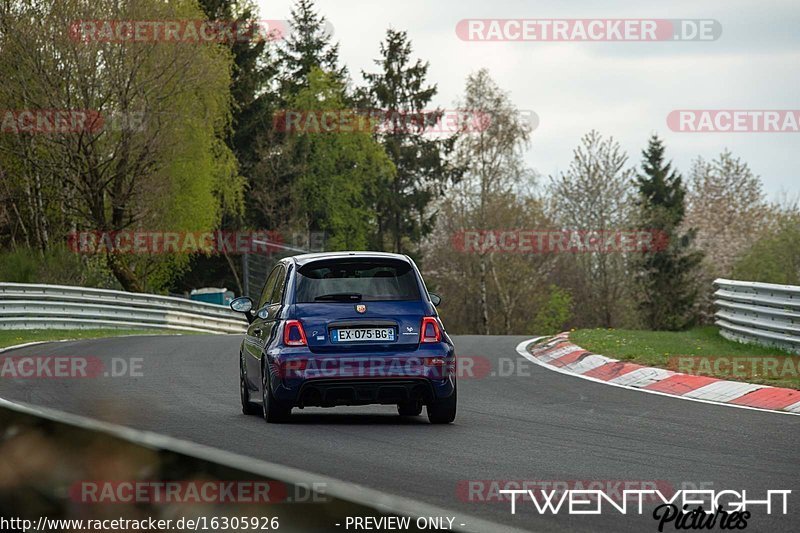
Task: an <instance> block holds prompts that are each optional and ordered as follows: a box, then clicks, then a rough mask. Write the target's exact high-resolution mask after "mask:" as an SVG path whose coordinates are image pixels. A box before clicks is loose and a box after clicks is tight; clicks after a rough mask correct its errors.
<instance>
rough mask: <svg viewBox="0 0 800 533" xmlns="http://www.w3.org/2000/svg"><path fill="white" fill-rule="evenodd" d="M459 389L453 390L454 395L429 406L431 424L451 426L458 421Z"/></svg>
mask: <svg viewBox="0 0 800 533" xmlns="http://www.w3.org/2000/svg"><path fill="white" fill-rule="evenodd" d="M457 392H458V388H454V389H453V394H451V395H450V397H448V398H442V399H441V400H438V401H436V402H431V403H429V404H428V420H429V421H430V423H431V424H450V423H452V422H453V420H455V419H456V404H457V403H458V398H457Z"/></svg>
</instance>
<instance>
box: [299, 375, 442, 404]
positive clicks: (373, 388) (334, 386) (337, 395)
mask: <svg viewBox="0 0 800 533" xmlns="http://www.w3.org/2000/svg"><path fill="white" fill-rule="evenodd" d="M435 398H436V392H435V391H434V387H433V384H432V383H431V382H430V381H428V380H425V379H380V380H375V379H360V380H353V379H346V380H345V379H318V380H311V381H307V382H305V383H304V384H303V385H302V386H301V387H300V390H299V392H298V397H297V405H298V407H311V406H318V407H334V406H336V405H370V404H384V405H385V404H398V403H401V402H407V401H411V400H416V399H421V400H422V401H423V402H424V403H430V402H431V401H433V400H434V399H435Z"/></svg>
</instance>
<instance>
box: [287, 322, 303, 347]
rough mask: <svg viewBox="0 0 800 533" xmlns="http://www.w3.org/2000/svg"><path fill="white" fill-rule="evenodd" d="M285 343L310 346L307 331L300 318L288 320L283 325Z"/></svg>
mask: <svg viewBox="0 0 800 533" xmlns="http://www.w3.org/2000/svg"><path fill="white" fill-rule="evenodd" d="M283 344H285V345H286V346H308V341H306V332H305V331H303V324H301V323H300V321H299V320H287V321H286V325H285V326H283Z"/></svg>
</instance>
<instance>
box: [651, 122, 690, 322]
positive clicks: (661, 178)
mask: <svg viewBox="0 0 800 533" xmlns="http://www.w3.org/2000/svg"><path fill="white" fill-rule="evenodd" d="M664 151H665V147H664V143H663V142H662V141H661V139H659V138H658V137H657V136H656V135H653V136H652V137H651V138H650V141H649V143H648V146H647V149H646V150H644V151H642V157H643V162H642V171H643V173H642V174H639V175H638V176H637V178H636V184H637V187H638V189H639V200H638V206H639V228H640V229H642V230H643V231H648V232H654V233H657V240H661V239H664V240H665V241H666V242H667V243H668V245H667V246H665V247H664V248H661V247H658V248H657V249H655V250H653V251H648V252H646V253H644V254H643V255H642V257H641V259H640V260H639V261H638V262H637V263H638V265H637V266H638V269H639V270H640V274H639V283H640V287H641V292H642V296H641V299H640V300H639V309H640V310H641V311H642V314H643V316H644V319H645V322H646V324H647V325H648V326H649V327H650V328H651V329H653V330H672V331H674V330H681V329H684V328H686V327H687V326H688V325H690V324H691V322H692V319H693V317H692V316H691V311H692V307H693V305H694V302H695V299H696V297H697V288H696V286H695V285H694V283H693V279H694V270H695V269H696V268H697V267H698V266H699V264H700V261H701V260H702V253H700V252H697V251H692V250H691V244H692V241H693V239H694V233H695V232H694V231H693V230H689V231H687V232H686V233H684V234H681V233H680V232H679V228H680V225H681V223H682V222H683V218H684V215H685V205H684V203H685V197H686V189H685V188H684V186H683V178H682V177H681V175H680V174H678V172H677V171H675V170H674V169H673V168H672V163H671V162H667V161H665V159H664Z"/></svg>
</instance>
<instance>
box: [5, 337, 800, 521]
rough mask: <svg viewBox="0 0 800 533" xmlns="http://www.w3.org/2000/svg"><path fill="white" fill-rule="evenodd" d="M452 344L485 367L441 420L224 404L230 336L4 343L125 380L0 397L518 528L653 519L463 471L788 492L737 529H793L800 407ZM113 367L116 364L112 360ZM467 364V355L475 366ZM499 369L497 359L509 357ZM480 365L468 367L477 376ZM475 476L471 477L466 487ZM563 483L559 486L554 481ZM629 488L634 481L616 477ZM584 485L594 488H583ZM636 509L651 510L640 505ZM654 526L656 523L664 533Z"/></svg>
mask: <svg viewBox="0 0 800 533" xmlns="http://www.w3.org/2000/svg"><path fill="white" fill-rule="evenodd" d="M454 340H455V343H456V347H457V353H458V354H459V355H462V356H473V357H475V358H485V359H479V360H481V361H488V363H490V364H491V369H492V371H491V372H490V373H489V374H487V375H485V376H482V377H474V378H472V379H466V378H464V379H461V381H460V382H459V414H458V417H457V419H456V423H455V424H453V425H450V426H433V425H430V424H428V423H427V419H426V417H425V416H424V414H423V416H421V417H419V418H418V419H411V420H409V419H404V418H400V417H398V416H397V415H396V412H395V410H394V409H393V408H392V407H384V406H375V407H360V408H356V407H353V408H348V407H340V408H335V409H306V410H304V411H298V410H295V411H294V413H295V415H294V417H293V421H292V423H290V424H285V425H267V424H265V423H264V421H263V420H261V419H260V418H258V417H248V416H244V415H242V414H241V413H240V410H239V397H238V388H237V386H238V382H237V380H238V374H237V372H238V370H237V350H238V345H239V342H240V340H239V338H237V337H235V336H185V337H127V338H116V339H102V340H93V341H78V342H69V343H58V344H47V345H40V346H32V347H28V348H23V349H20V350H18V351H15V352H12V353H10V354H9V353H5V354H3V355H4V356H6V355H23V354H28V355H32V354H35V355H42V354H47V355H72V356H95V357H98V358H101V359H103V360H104V361H105V363H106V368H111V367H112V362H111V359H112V358H117V359H119V360H124V361H126V362H127V363H130V361H131V358H140V361H135V362H136V364H140V365H141V369H140V370H139V371H140V372H141V376H139V377H131V376H121V377H97V378H94V379H18V380H15V379H8V378H0V397H3V398H5V399H8V400H12V401H13V400H16V401H20V402H26V403H29V404H33V405H40V406H47V407H51V408H54V409H59V410H62V411H66V412H70V413H76V414H80V415H85V416H90V417H93V418H96V419H100V420H105V421H108V422H113V423H116V424H122V425H127V426H130V427H133V428H138V429H144V430H149V431H155V432H158V433H162V434H165V435H170V436H174V437H178V438H181V439H186V440H191V441H194V442H197V443H200V444H205V445H209V446H213V447H216V448H221V449H224V450H227V451H231V452H235V453H238V454H242V455H245V456H252V457H257V458H260V459H264V460H268V461H272V462H275V463H280V464H284V465H288V466H292V467H296V468H301V469H304V470H307V471H310V472H313V473H318V474H322V475H326V476H330V477H333V478H337V479H342V480H347V481H350V482H354V483H358V484H362V485H365V486H368V487H370V488H374V489H378V490H382V491H385V492H388V493H392V494H398V495H401V496H405V497H408V498H413V499H416V500H420V501H424V502H426V503H428V504H432V505H437V506H441V507H444V508H448V509H453V510H456V511H460V512H464V513H467V514H469V515H473V516H478V517H480V518H483V519H486V520H492V521H495V522H499V523H503V524H507V525H512V526H516V527H518V528H522V529H529V530H533V531H563V530H573V531H614V532H618V531H657V522H656V521H655V520H654V519H653V518H652V516H650V515H649V513H647V510H648V507H647V506H645V511H646V513H645V515H643V516H638V515H631V514H628V515H621V514H619V513H618V512H615V511H614V510H613V509H611V510H605V511H604V513H603V515H602V516H596V515H595V516H568V515H567V514H566V513H565V512H563V511H562V512H560V513H559V514H558V515H556V516H553V515H539V514H538V513H536V512H534V510H533V507H532V505H531V504H530V503H522V502H521V503H520V504H519V507H518V512H517V514H516V515H512V514H511V511H510V504H509V503H508V502H490V503H487V502H480V501H470V499H469V495H470V494H469V492H468V491H465V487H466V486H467V485H466V483H468V482H469V481H470V480H472V481H475V480H546V481H564V482H567V483H570V484H572V483H573V482H575V481H583V482H588V481H591V480H595V481H602V482H604V483H605V485H604V486H608V485H609V484H611V485H612V486H613V483H614V482H616V481H623V482H624V481H631V482H645V481H646V482H655V483H657V485H658V486H659V487H664V486H671V487H674V488H677V489H679V488H711V489H714V490H717V491H719V490H736V491H739V490H741V489H746V490H747V491H748V493H750V495H751V496H750V498H751V499H754V498H758V499H762V498H763V496H764V495H765V492H766V491H767V490H778V489H789V490H793V491H794V493H793V495H792V496H790V498H789V514H788V515H786V516H783V515H781V514H778V513H777V512H776V511H777V510H776V509H773V514H772V515H769V516H767V515H766V514H765V513H763V512H756V513H754V515H753V517H752V518H751V519H750V521H749V525H748V527H747V531H800V459H798V448H797V445H798V442H800V439H799V438H798V437H800V417H795V416H786V415H779V414H773V413H765V412H756V411H747V410H742V409H734V408H730V407H723V406H715V405H708V404H701V403H696V402H689V401H685V400H680V399H675V398H669V397H662V396H656V395H649V394H643V393H640V392H636V391H629V390H624V389H619V388H615V387H610V386H606V385H602V384H596V383H591V382H588V381H585V380H581V379H577V378H573V377H570V376H565V375H561V374H558V373H555V372H552V371H549V370H547V369H545V368H541V367H538V366H536V365H534V364H532V363H529V362H527V361H526V360H524V359H523V358H522V357H520V356H519V355H518V354H517V353H516V351H515V346H516V345H517V344H518V343H519V342H520V341H522V340H524V338H523V337H481V336H462V337H456V338H455V339H454ZM116 366H117V369H120V368H121V367H122V365H121V364H120V363H119V362H117V363H116ZM477 366H480V365H477ZM512 367H513V368H514V370H513V371H511V370H510V369H511V368H512ZM478 373H482V372H480V371H479V372H478ZM472 486H473V487H474V486H475V485H474V484H473V485H472ZM570 486H571V487H574V484H572V485H570ZM632 487H633V488H639V487H638V486H635V485H632ZM592 488H594V487H592ZM649 509H650V512H652V507H650V508H649ZM674 530H675V528H674V525H668V526H667V527H666V529H665V531H674Z"/></svg>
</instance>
